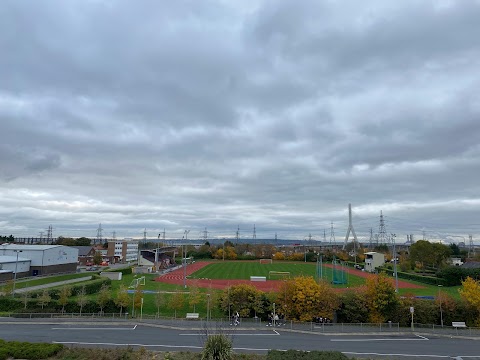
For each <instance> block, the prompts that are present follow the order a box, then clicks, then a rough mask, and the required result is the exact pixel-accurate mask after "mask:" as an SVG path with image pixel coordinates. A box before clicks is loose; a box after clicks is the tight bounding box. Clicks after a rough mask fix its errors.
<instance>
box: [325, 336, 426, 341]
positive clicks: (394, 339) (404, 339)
mask: <svg viewBox="0 0 480 360" xmlns="http://www.w3.org/2000/svg"><path fill="white" fill-rule="evenodd" d="M416 336H418V337H417V338H409V339H408V338H383V339H382V338H380V339H375V338H373V339H331V340H330V341H337V342H364V341H428V340H429V339H428V338H426V337H425V336H420V335H416Z"/></svg>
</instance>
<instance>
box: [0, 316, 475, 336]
mask: <svg viewBox="0 0 480 360" xmlns="http://www.w3.org/2000/svg"><path fill="white" fill-rule="evenodd" d="M2 317H3V318H15V319H37V320H40V319H56V320H59V321H62V320H64V321H69V320H72V319H74V320H75V321H92V320H94V321H101V320H105V321H123V322H131V321H134V322H143V323H146V324H156V325H162V326H170V327H178V328H205V327H221V328H232V329H233V328H237V329H239V328H241V329H245V328H247V329H256V330H259V329H275V330H293V331H305V332H312V333H319V334H333V333H343V334H348V333H352V334H353V333H391V334H394V333H405V332H412V333H420V334H426V335H427V336H428V334H435V335H445V336H468V337H480V328H476V327H465V328H461V327H453V326H440V325H435V324H417V323H414V324H413V327H412V326H409V327H401V326H400V324H399V323H392V322H389V323H315V322H299V321H293V320H283V321H282V320H280V321H277V322H274V323H269V322H267V321H262V320H261V319H260V318H243V319H240V323H239V324H238V325H234V324H233V322H232V321H230V320H229V319H228V318H215V319H206V318H198V319H186V318H184V317H171V316H157V315H143V316H142V317H141V318H140V316H138V317H131V315H130V314H129V313H128V312H125V313H122V314H121V315H120V314H119V313H103V314H102V313H99V312H97V313H82V314H80V313H63V314H62V313H10V314H2Z"/></svg>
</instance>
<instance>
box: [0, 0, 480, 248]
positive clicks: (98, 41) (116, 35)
mask: <svg viewBox="0 0 480 360" xmlns="http://www.w3.org/2000/svg"><path fill="white" fill-rule="evenodd" d="M479 19H480V2H479V1H474V0H462V1H441V0H431V1H427V0H418V1H407V0H402V1H385V0H378V1H350V0H349V1H319V0H312V1H290V0H285V1H281V0H272V1H253V0H250V1H245V0H241V1H227V0H219V1H213V0H212V1H210V0H202V1H197V0H193V1H179V0H176V1H153V0H152V1H121V0H115V1H113V0H104V1H101V0H88V1H87V0H78V1H64V0H58V1H53V0H52V1H41V2H39V1H33V0H31V1H19V0H4V1H2V2H1V3H0V134H1V141H0V215H1V217H0V234H2V235H9V234H13V235H15V236H38V235H39V233H40V231H44V232H46V229H47V227H48V226H49V225H50V224H51V225H52V226H53V228H54V232H53V235H54V236H60V235H62V236H89V237H94V236H95V235H96V234H97V228H98V224H99V223H101V224H102V228H103V229H104V230H103V236H112V233H113V231H115V232H116V236H117V237H142V236H143V231H144V229H145V228H146V229H147V236H148V237H156V236H157V235H158V233H159V232H160V231H163V229H164V228H165V231H166V235H167V237H175V236H179V237H181V236H182V233H183V232H184V230H190V234H189V238H198V237H199V236H200V233H201V232H202V231H203V230H204V229H205V228H207V230H208V231H209V237H210V236H212V237H233V236H235V231H236V230H237V226H239V227H240V236H241V237H251V236H252V233H253V226H254V224H255V226H256V229H257V238H273V237H274V236H275V233H277V234H278V237H279V238H292V239H293V238H295V239H303V238H305V237H307V236H308V235H309V234H312V236H313V238H314V239H315V240H323V232H324V229H325V230H326V237H327V241H328V240H329V239H330V228H331V223H332V222H333V226H334V231H335V236H336V239H337V240H338V239H341V238H343V237H345V233H346V230H347V225H348V212H347V209H348V203H351V204H352V207H353V224H354V228H355V230H356V231H357V233H358V235H359V237H360V238H361V239H363V240H365V239H367V240H368V238H369V236H370V235H369V230H370V228H373V232H374V233H376V232H378V229H379V215H380V211H383V214H384V215H385V221H386V227H387V229H386V231H387V232H388V233H396V234H397V238H399V239H401V240H402V241H403V240H404V239H405V236H406V234H410V233H412V234H414V235H415V238H416V239H419V238H422V237H423V234H424V232H425V236H426V238H432V239H433V238H443V239H447V241H455V242H458V241H463V239H464V238H467V239H468V234H473V236H474V238H477V239H480V218H479V215H480V95H479V94H480V42H479V38H480V22H479Z"/></svg>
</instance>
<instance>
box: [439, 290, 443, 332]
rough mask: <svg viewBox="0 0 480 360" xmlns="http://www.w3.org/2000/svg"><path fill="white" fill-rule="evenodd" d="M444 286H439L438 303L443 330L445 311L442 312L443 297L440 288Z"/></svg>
mask: <svg viewBox="0 0 480 360" xmlns="http://www.w3.org/2000/svg"><path fill="white" fill-rule="evenodd" d="M442 286H443V285H440V284H439V285H438V301H439V302H440V325H441V326H442V328H443V310H442V297H441V295H440V288H441V287H442Z"/></svg>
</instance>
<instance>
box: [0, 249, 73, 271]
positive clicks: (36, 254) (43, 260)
mask: <svg viewBox="0 0 480 360" xmlns="http://www.w3.org/2000/svg"><path fill="white" fill-rule="evenodd" d="M17 255H18V257H19V263H20V258H21V259H24V260H25V259H26V260H30V270H29V275H30V276H37V275H48V274H58V273H72V272H76V271H77V263H78V249H75V248H72V247H68V246H63V245H19V244H3V245H0V257H2V256H8V257H14V258H15V261H16V259H17ZM19 263H18V264H19ZM18 264H17V266H18ZM17 272H18V274H17V275H19V274H20V271H18V268H17ZM22 272H24V271H22ZM17 277H18V276H17Z"/></svg>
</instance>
